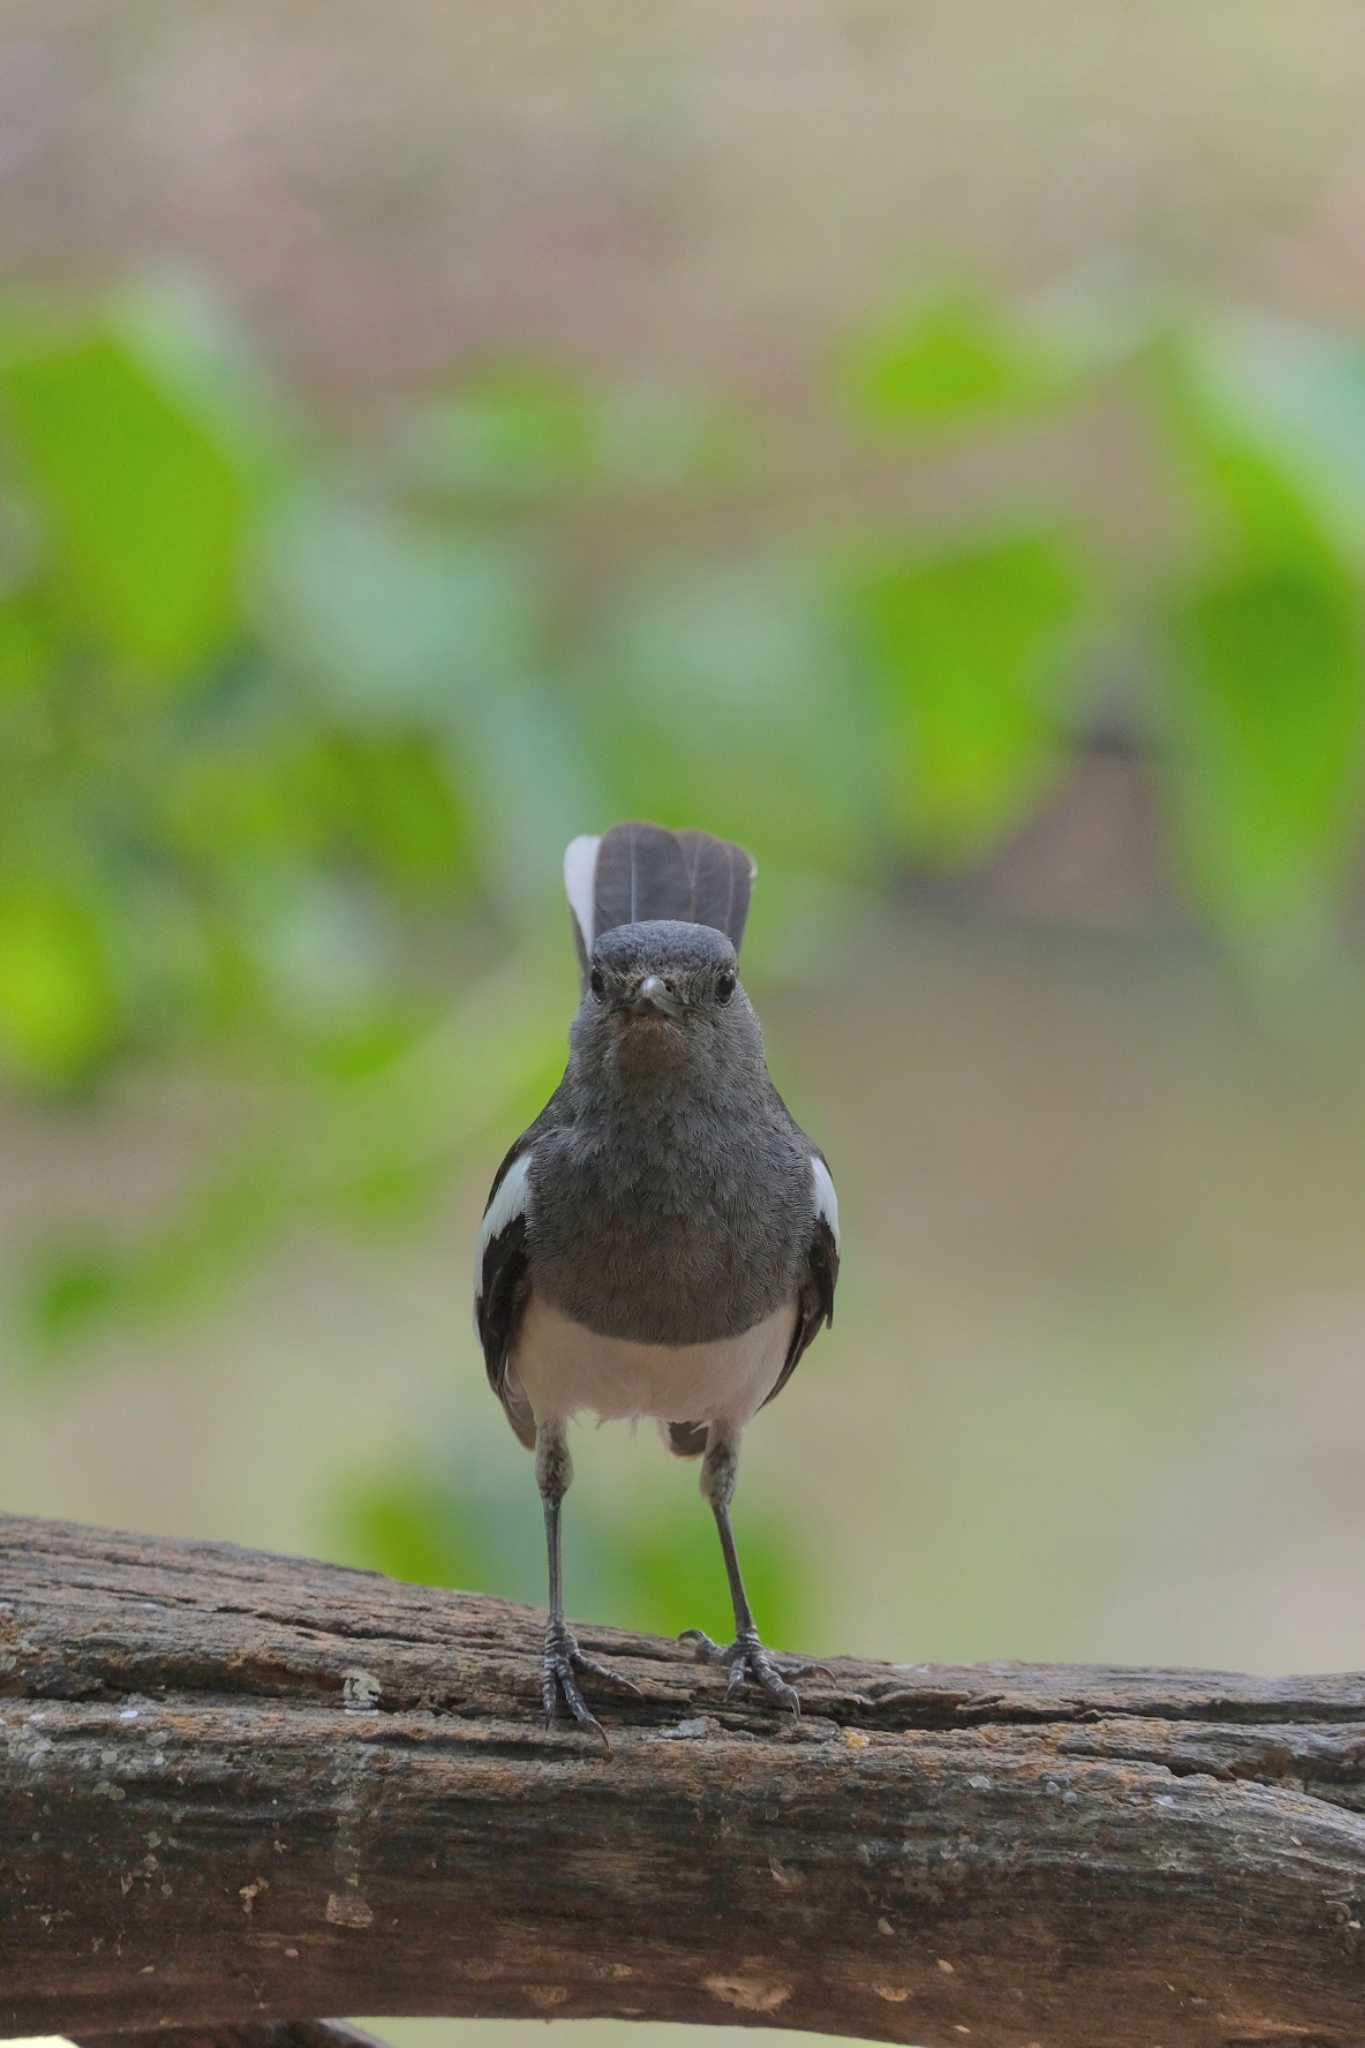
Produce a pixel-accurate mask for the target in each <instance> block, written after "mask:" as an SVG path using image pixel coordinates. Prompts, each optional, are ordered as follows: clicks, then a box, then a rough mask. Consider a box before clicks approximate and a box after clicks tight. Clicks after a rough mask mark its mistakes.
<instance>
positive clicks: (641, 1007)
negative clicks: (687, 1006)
mask: <svg viewBox="0 0 1365 2048" xmlns="http://www.w3.org/2000/svg"><path fill="white" fill-rule="evenodd" d="M628 1007H629V1008H630V1009H631V1010H632V1011H633V1012H634V1013H635V1015H636V1016H637V1017H640V1016H647V1015H650V1014H653V1015H654V1016H656V1017H674V1018H676V1017H681V1015H682V1004H681V1003H680V1002H679V1001H678V998H677V997H676V996H675V995H674V994H673V993H672V992H671V991H670V990H669V989H667V988H665V986H664V983H663V978H662V976H661V975H658V974H647V975H646V976H645V978H644V980H643V981H642V982H641V983H640V985H639V987H638V988H637V989H636V991H635V993H634V995H633V996H632V997H631V999H630V1002H629V1005H628Z"/></svg>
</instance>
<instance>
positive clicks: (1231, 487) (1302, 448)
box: [1154, 328, 1365, 574]
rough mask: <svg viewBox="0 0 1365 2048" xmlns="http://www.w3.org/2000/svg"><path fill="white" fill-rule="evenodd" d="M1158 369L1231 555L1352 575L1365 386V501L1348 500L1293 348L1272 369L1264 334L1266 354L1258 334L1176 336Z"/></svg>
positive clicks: (1186, 467)
mask: <svg viewBox="0 0 1365 2048" xmlns="http://www.w3.org/2000/svg"><path fill="white" fill-rule="evenodd" d="M1154 361H1155V363H1156V365H1157V367H1158V372H1159V378H1160V388H1161V392H1162V397H1163V401H1164V411H1163V417H1164V420H1165V424H1166V428H1167V431H1168V433H1169V436H1170V440H1171V446H1172V449H1173V451H1174V453H1175V456H1176V458H1177V461H1178V462H1179V464H1180V465H1181V468H1182V471H1183V473H1184V475H1185V476H1186V477H1187V478H1188V479H1189V480H1190V482H1191V483H1192V484H1193V485H1194V486H1195V489H1196V491H1197V492H1198V494H1199V496H1200V497H1201V498H1202V500H1203V502H1204V503H1205V505H1206V506H1208V507H1210V508H1211V509H1212V511H1213V512H1214V514H1215V516H1216V518H1217V519H1218V521H1219V522H1220V527H1221V538H1222V543H1223V547H1224V550H1225V551H1228V552H1231V553H1232V554H1234V555H1235V556H1236V557H1237V558H1239V559H1241V560H1243V561H1247V562H1256V563H1259V564H1264V565H1277V566H1287V565H1289V564H1297V565H1298V566H1299V567H1301V568H1302V569H1304V570H1306V571H1308V572H1309V573H1323V572H1327V573H1329V574H1330V573H1335V574H1340V573H1341V572H1342V569H1343V566H1344V563H1345V562H1346V560H1347V559H1348V557H1349V554H1350V552H1351V551H1352V549H1353V546H1358V541H1359V535H1360V531H1361V525H1360V521H1361V508H1362V506H1363V505H1365V390H1362V394H1361V398H1360V400H1358V404H1359V406H1360V418H1359V419H1358V420H1357V422H1356V426H1355V435H1356V439H1357V443H1358V450H1357V453H1358V459H1360V464H1361V466H1360V475H1359V479H1358V486H1357V488H1358V492H1359V495H1358V496H1357V497H1356V499H1355V502H1354V503H1347V502H1345V501H1344V500H1343V498H1342V496H1341V495H1340V494H1339V492H1338V491H1337V490H1336V488H1335V486H1334V482H1333V459H1332V438H1326V437H1324V436H1323V435H1322V434H1317V435H1315V434H1312V433H1310V432H1308V431H1305V426H1306V420H1307V418H1308V417H1315V418H1317V419H1318V420H1319V421H1320V423H1321V424H1322V425H1325V424H1326V422H1325V421H1322V418H1321V397H1322V394H1321V392H1320V391H1318V392H1315V391H1314V388H1313V377H1312V374H1311V371H1310V368H1309V361H1308V359H1307V356H1306V355H1305V356H1304V357H1302V358H1300V359H1299V360H1297V361H1295V360H1294V359H1293V358H1292V357H1290V356H1289V355H1288V353H1287V352H1286V351H1285V350H1284V349H1283V348H1282V350H1281V352H1280V356H1279V360H1278V363H1277V364H1272V362H1271V360H1270V359H1269V357H1268V353H1267V346H1266V343H1265V340H1264V337H1263V338H1262V345H1261V346H1260V348H1259V349H1258V348H1256V347H1255V346H1253V343H1252V337H1251V335H1250V334H1249V333H1247V332H1244V331H1239V330H1236V329H1228V328H1212V329H1195V330H1193V331H1190V332H1180V333H1176V334H1173V335H1168V336H1166V337H1165V339H1164V341H1163V343H1162V344H1161V345H1160V346H1159V347H1158V348H1157V349H1156V351H1155V353H1154ZM1324 367H1325V366H1324ZM1335 410H1336V412H1337V413H1338V414H1339V413H1340V408H1339V407H1338V408H1336V409H1335ZM1342 424H1343V422H1342V420H1341V419H1340V417H1338V418H1337V420H1336V425H1337V427H1338V429H1340V427H1341V426H1342Z"/></svg>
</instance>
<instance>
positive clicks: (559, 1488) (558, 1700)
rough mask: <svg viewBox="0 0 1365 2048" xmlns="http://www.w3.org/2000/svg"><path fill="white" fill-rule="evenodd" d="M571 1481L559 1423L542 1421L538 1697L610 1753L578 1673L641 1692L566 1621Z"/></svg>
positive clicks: (538, 1441)
mask: <svg viewBox="0 0 1365 2048" xmlns="http://www.w3.org/2000/svg"><path fill="white" fill-rule="evenodd" d="M572 1478H573V1459H572V1458H571V1457H570V1456H569V1446H568V1443H567V1441H566V1439H565V1435H564V1425H563V1423H562V1422H542V1423H540V1424H538V1425H537V1428H536V1485H537V1486H538V1487H539V1488H540V1498H541V1501H542V1502H543V1504H544V1508H545V1548H546V1551H547V1554H548V1556H549V1562H550V1621H549V1626H548V1628H547V1629H546V1631H545V1656H544V1661H543V1663H542V1667H541V1697H542V1699H543V1700H544V1702H545V1714H546V1718H547V1719H548V1720H551V1721H553V1720H554V1718H555V1716H556V1715H557V1714H558V1713H559V1712H560V1710H561V1709H562V1708H567V1710H568V1712H569V1713H570V1714H572V1715H573V1718H574V1720H575V1721H577V1722H578V1724H579V1726H580V1727H583V1728H591V1729H592V1731H593V1733H594V1734H595V1735H596V1736H598V1737H599V1738H600V1740H601V1743H602V1747H603V1748H604V1749H610V1748H611V1744H610V1743H609V1742H608V1741H607V1737H606V1731H605V1730H604V1729H603V1727H602V1726H601V1723H600V1722H599V1721H598V1719H597V1717H596V1715H595V1714H593V1713H592V1712H591V1710H590V1709H589V1707H588V1706H587V1704H586V1702H585V1700H584V1698H583V1695H582V1693H581V1692H580V1691H579V1688H578V1678H577V1673H579V1672H580V1671H584V1672H591V1674H592V1676H593V1677H594V1678H601V1679H605V1680H606V1681H607V1683H608V1684H610V1685H616V1686H620V1687H621V1689H622V1690H623V1691H625V1692H631V1693H634V1695H635V1697H636V1698H637V1699H639V1698H640V1688H639V1686H638V1685H633V1684H632V1683H631V1681H630V1679H628V1678H622V1677H621V1675H620V1673H619V1672H616V1671H613V1670H611V1669H610V1667H609V1666H608V1665H606V1664H598V1663H597V1662H596V1661H595V1660H594V1659H593V1658H592V1657H585V1656H584V1655H583V1652H582V1651H581V1650H580V1649H579V1647H578V1643H577V1641H576V1640H575V1638H574V1634H573V1631H572V1629H571V1628H570V1627H569V1626H568V1624H567V1623H566V1621H565V1619H564V1593H563V1584H562V1580H561V1576H560V1563H559V1511H560V1508H561V1506H562V1504H563V1500H564V1496H565V1494H566V1493H567V1492H568V1490H569V1481H570V1480H571V1479H572Z"/></svg>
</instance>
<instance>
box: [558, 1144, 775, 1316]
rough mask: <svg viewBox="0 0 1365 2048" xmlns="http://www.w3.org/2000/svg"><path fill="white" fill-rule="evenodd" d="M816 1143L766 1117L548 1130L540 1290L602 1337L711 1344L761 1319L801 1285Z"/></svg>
mask: <svg viewBox="0 0 1365 2048" xmlns="http://www.w3.org/2000/svg"><path fill="white" fill-rule="evenodd" d="M806 1153H807V1148H806V1146H805V1144H804V1142H803V1141H802V1139H801V1138H800V1136H799V1134H798V1133H797V1132H796V1131H794V1130H793V1129H791V1128H790V1127H789V1126H788V1127H786V1128H784V1127H782V1126H781V1125H780V1124H779V1123H778V1122H777V1120H776V1119H775V1118H769V1117H761V1118H755V1119H752V1120H746V1121H745V1122H743V1123H742V1124H740V1125H728V1126H724V1127H722V1126H721V1125H720V1124H719V1123H718V1122H716V1121H713V1120H712V1119H711V1118H709V1117H707V1118H701V1117H698V1116H695V1115H693V1116H689V1117H668V1116H659V1117H656V1118H654V1119H652V1120H650V1121H648V1122H647V1123H643V1124H641V1125H638V1126H631V1127H622V1126H621V1125H619V1124H618V1125H617V1126H616V1127H614V1128H598V1129H589V1130H585V1129H584V1128H583V1127H582V1126H575V1127H571V1128H569V1129H565V1130H559V1131H555V1132H551V1133H547V1134H546V1138H545V1139H544V1140H543V1141H541V1142H540V1143H538V1144H537V1146H536V1149H535V1157H534V1160H533V1161H532V1165H531V1169H530V1176H529V1180H530V1210H529V1217H528V1236H527V1252H528V1257H529V1262H530V1276H531V1284H532V1287H533V1289H534V1290H535V1291H536V1292H538V1293H541V1294H543V1295H544V1296H545V1297H546V1298H547V1299H548V1300H550V1301H553V1302H555V1303H556V1304H557V1305H558V1306H559V1307H560V1308H562V1309H563V1310H564V1311H565V1312H566V1313H567V1314H568V1315H570V1316H572V1317H573V1318H574V1319H575V1320H576V1321H578V1322H582V1323H585V1324H586V1325H587V1327H588V1328H589V1329H591V1330H595V1331H598V1332H599V1333H600V1334H602V1335H604V1336H612V1337H631V1338H635V1339H637V1340H639V1341H642V1342H646V1343H654V1344H700V1343H708V1342H710V1341H712V1340H713V1339H715V1338H718V1337H726V1336H733V1335H736V1334H738V1333H739V1332H740V1331H742V1330H747V1329H750V1328H752V1326H753V1325H754V1324H755V1323H757V1322H759V1321H761V1320H762V1318H763V1317H765V1316H768V1315H771V1314H772V1312H773V1311H774V1310H775V1309H777V1308H778V1307H780V1306H781V1305H782V1304H783V1303H785V1302H788V1301H791V1300H792V1299H794V1297H795V1295H796V1292H797V1287H798V1285H799V1276H800V1273H801V1270H802V1267H803V1264H804V1260H805V1255H806V1249H807V1245H808V1242H809V1238H810V1232H811V1223H812V1197H811V1177H810V1163H809V1160H808V1158H807V1156H806Z"/></svg>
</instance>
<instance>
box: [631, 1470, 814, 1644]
mask: <svg viewBox="0 0 1365 2048" xmlns="http://www.w3.org/2000/svg"><path fill="white" fill-rule="evenodd" d="M649 1450H650V1452H651V1454H653V1455H659V1454H660V1453H659V1451H658V1450H656V1448H655V1446H653V1445H650V1446H649ZM691 1469H693V1470H695V1468H691ZM678 1476H681V1475H678ZM686 1496H687V1497H685V1498H682V1499H679V1500H678V1502H677V1503H676V1504H670V1505H669V1506H667V1507H663V1508H661V1507H660V1505H659V1504H658V1500H657V1489H656V1497H655V1500H654V1504H653V1506H652V1507H651V1510H650V1512H649V1514H648V1515H644V1514H638V1515H635V1516H633V1517H631V1518H630V1519H629V1521H628V1523H627V1526H626V1527H625V1529H624V1530H623V1531H622V1533H621V1536H620V1538H619V1558H618V1571H619V1574H620V1578H621V1582H622V1586H621V1590H622V1602H623V1604H622V1606H621V1608H620V1610H619V1615H618V1618H619V1620H620V1621H621V1623H622V1625H623V1626H624V1627H627V1628H638V1629H643V1630H646V1631H647V1632H648V1633H649V1634H651V1635H660V1636H675V1635H679V1634H681V1632H682V1631H683V1629H685V1628H704V1629H705V1630H706V1632H707V1634H708V1635H710V1636H713V1637H714V1638H715V1639H716V1641H717V1642H720V1643H728V1642H729V1641H730V1640H731V1638H732V1637H733V1635H734V1632H735V1630H734V1617H733V1613H732V1610H731V1606H730V1593H729V1587H728V1584H727V1582H726V1577H725V1564H724V1560H723V1558H722V1556H721V1549H720V1544H719V1542H718V1541H717V1538H716V1532H715V1527H714V1525H713V1522H712V1519H711V1516H710V1514H709V1513H708V1511H707V1509H706V1506H705V1503H704V1502H703V1501H701V1500H700V1499H698V1497H697V1493H696V1487H695V1482H694V1483H693V1485H692V1486H690V1487H688V1488H687V1490H686ZM735 1521H736V1542H737V1544H738V1546H739V1555H740V1563H741V1566H742V1568H743V1572H744V1584H745V1589H746V1591H747V1592H748V1595H749V1604H750V1606H751V1607H752V1608H753V1611H754V1614H755V1616H756V1618H757V1621H758V1627H759V1632H760V1634H761V1635H762V1637H763V1640H764V1642H766V1643H767V1644H768V1645H769V1646H770V1648H772V1649H788V1648H790V1649H800V1648H802V1647H808V1646H809V1645H808V1637H807V1631H808V1629H809V1627H810V1625H811V1621H812V1618H813V1610H814V1608H815V1607H816V1605H817V1604H818V1601H817V1600H816V1598H815V1597H814V1596H813V1594H812V1591H811V1588H812V1586H813V1585H814V1583H815V1578H816V1575H815V1574H814V1573H813V1571H812V1568H811V1560H810V1559H809V1558H808V1557H806V1556H805V1555H804V1554H803V1547H802V1544H801V1540H800V1536H799V1532H798V1531H797V1530H796V1529H795V1528H794V1527H792V1526H791V1525H790V1524H789V1522H788V1519H787V1518H786V1517H785V1516H784V1515H782V1514H780V1513H779V1514H777V1515H773V1514H771V1513H769V1512H767V1511H766V1510H765V1509H764V1507H763V1505H762V1504H761V1502H758V1501H756V1500H748V1501H747V1503H746V1504H745V1505H742V1506H741V1507H740V1508H739V1509H738V1510H737V1513H736V1517H735Z"/></svg>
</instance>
